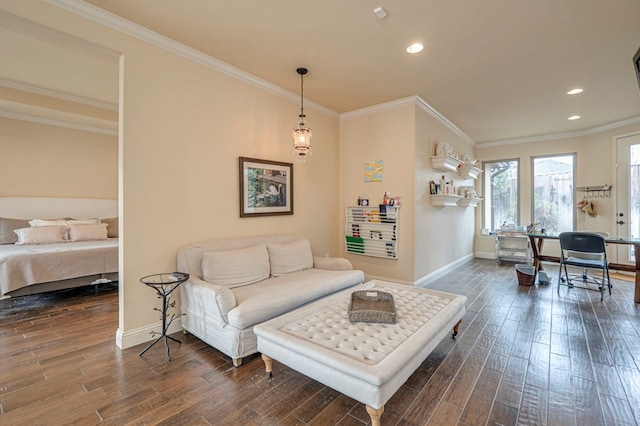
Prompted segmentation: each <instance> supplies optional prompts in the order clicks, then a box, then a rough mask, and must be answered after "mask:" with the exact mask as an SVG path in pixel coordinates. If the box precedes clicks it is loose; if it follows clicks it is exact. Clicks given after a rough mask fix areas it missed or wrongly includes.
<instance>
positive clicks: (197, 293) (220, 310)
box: [185, 276, 238, 325]
mask: <svg viewBox="0 0 640 426" xmlns="http://www.w3.org/2000/svg"><path fill="white" fill-rule="evenodd" d="M185 284H187V286H186V287H187V289H188V290H187V291H189V292H192V294H191V295H190V296H191V297H190V299H191V300H192V301H194V300H197V301H198V302H199V304H200V305H201V306H203V307H204V309H206V310H207V311H209V312H210V313H212V314H213V315H214V316H215V317H218V319H219V320H220V321H221V323H222V324H223V325H224V324H227V323H228V319H227V315H228V314H229V311H230V310H231V309H233V308H235V307H236V306H237V304H238V303H237V301H236V296H235V295H234V294H233V292H232V291H231V290H230V289H229V288H228V287H225V286H221V285H217V284H211V283H209V282H207V281H204V280H201V279H200V278H198V277H195V276H191V277H190V278H189V281H188V282H187V283H185ZM214 301H215V303H213V302H214ZM191 303H193V302H191Z"/></svg>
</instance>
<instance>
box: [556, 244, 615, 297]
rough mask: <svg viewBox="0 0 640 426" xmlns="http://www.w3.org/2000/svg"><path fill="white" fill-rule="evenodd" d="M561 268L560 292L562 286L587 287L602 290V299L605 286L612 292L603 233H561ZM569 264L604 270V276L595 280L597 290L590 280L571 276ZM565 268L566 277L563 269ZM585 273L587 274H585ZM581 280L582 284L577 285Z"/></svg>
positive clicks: (559, 272) (559, 275) (559, 271)
mask: <svg viewBox="0 0 640 426" xmlns="http://www.w3.org/2000/svg"><path fill="white" fill-rule="evenodd" d="M559 238H560V268H559V270H558V294H560V286H561V285H567V286H569V287H579V288H585V289H587V290H595V291H599V292H600V301H601V302H602V300H603V299H604V289H605V287H606V288H608V289H609V294H611V279H610V278H609V262H608V261H607V251H606V243H605V238H604V237H603V236H602V235H599V234H595V233H591V232H563V233H561V234H560V237H559ZM567 265H569V266H578V267H581V268H584V269H585V270H586V268H591V269H600V270H602V278H600V279H595V277H593V278H592V279H593V282H594V283H595V284H596V285H598V288H597V290H596V289H595V288H590V287H589V286H588V284H589V280H588V279H586V278H584V279H580V280H578V279H576V278H571V277H570V276H569V273H568V272H567ZM563 269H564V277H563V276H562V271H563ZM583 275H586V273H585V274H583ZM578 281H579V282H580V283H581V284H583V285H582V286H577V285H576V283H577V282H578Z"/></svg>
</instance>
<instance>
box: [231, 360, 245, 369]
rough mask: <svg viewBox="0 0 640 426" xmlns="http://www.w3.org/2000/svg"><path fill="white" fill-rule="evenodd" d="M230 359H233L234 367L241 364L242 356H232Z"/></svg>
mask: <svg viewBox="0 0 640 426" xmlns="http://www.w3.org/2000/svg"><path fill="white" fill-rule="evenodd" d="M231 360H232V361H233V366H234V367H236V368H237V367H240V366H241V365H242V358H232V359H231Z"/></svg>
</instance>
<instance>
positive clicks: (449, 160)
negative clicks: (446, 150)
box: [431, 155, 462, 172]
mask: <svg viewBox="0 0 640 426" xmlns="http://www.w3.org/2000/svg"><path fill="white" fill-rule="evenodd" d="M461 164H462V160H459V159H457V158H456V157H454V156H453V155H435V156H432V157H431V167H432V168H434V169H435V170H438V171H441V172H455V171H456V170H458V166H460V165H461Z"/></svg>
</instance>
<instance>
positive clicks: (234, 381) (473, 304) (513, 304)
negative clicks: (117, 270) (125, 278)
mask: <svg viewBox="0 0 640 426" xmlns="http://www.w3.org/2000/svg"><path fill="white" fill-rule="evenodd" d="M552 275H553V281H554V284H553V285H552V286H538V285H535V286H531V287H524V286H518V284H517V278H516V273H515V271H514V269H513V265H506V266H497V265H496V264H495V262H493V261H489V260H474V261H472V262H469V263H467V264H465V265H463V266H462V267H460V268H458V269H457V270H456V271H455V273H453V274H450V275H448V276H447V277H444V278H442V279H441V280H438V282H437V283H436V284H434V285H431V286H430V288H435V289H439V290H445V291H450V292H453V293H459V294H465V295H466V296H467V297H468V303H467V312H466V314H465V316H464V319H463V322H462V324H461V326H460V334H459V335H458V338H457V339H456V340H455V341H454V340H452V339H450V338H445V340H443V341H442V342H441V343H440V345H439V346H438V347H437V348H436V349H435V350H434V351H433V352H432V353H431V355H430V356H429V357H428V358H427V359H426V360H425V361H424V362H423V363H422V365H421V366H420V367H419V368H418V370H417V371H416V372H415V373H414V374H413V375H412V376H411V377H410V378H409V380H408V381H407V382H406V383H405V384H404V386H402V387H401V388H400V390H399V391H398V392H397V393H396V394H395V396H394V397H393V398H392V399H391V400H390V401H389V402H388V403H387V405H386V407H385V412H384V414H383V416H382V425H485V424H490V425H580V426H582V425H640V305H635V304H634V303H633V284H632V283H630V282H624V281H620V280H615V281H614V288H613V295H611V296H609V295H605V299H604V302H602V303H601V302H600V300H599V299H600V295H599V293H597V292H591V291H586V290H581V289H568V288H566V287H563V288H561V291H560V295H559V296H558V295H557V293H556V287H555V281H556V275H555V274H552ZM133 285H138V284H137V283H135V284H133ZM117 324H118V295H117V292H116V291H104V290H103V291H101V292H99V293H98V294H97V295H94V294H93V290H91V289H82V290H74V291H66V292H62V293H55V294H49V295H46V296H44V297H31V296H30V297H24V298H16V299H9V300H2V301H0V408H1V414H0V424H7V425H35V424H43V425H45V424H46V425H62V424H79V425H93V424H98V423H104V424H110V425H121V424H166V425H363V424H366V423H367V422H368V421H369V416H368V415H367V413H366V412H365V409H364V406H362V404H359V403H358V402H356V401H355V400H353V399H351V398H348V397H345V396H343V395H341V394H340V393H338V392H336V391H334V390H332V389H331V388H328V387H326V386H323V385H322V384H320V383H318V382H315V381H313V380H310V379H308V378H307V377H305V376H302V375H301V374H299V373H297V372H295V371H294V370H292V369H290V368H288V367H286V366H283V365H282V364H280V363H278V362H274V376H273V378H271V379H269V378H268V377H267V376H266V375H265V373H264V366H263V363H262V361H261V359H260V358H259V356H252V357H249V358H248V359H246V360H245V363H244V364H243V365H242V366H241V367H240V368H234V367H233V365H232V363H231V360H230V359H229V358H228V357H226V356H224V355H222V354H221V353H220V352H218V351H217V350H215V349H213V348H211V347H209V346H208V345H206V344H204V343H202V342H201V341H200V340H198V339H197V338H195V337H193V336H190V335H186V336H185V335H182V334H180V333H178V334H176V335H174V337H176V338H178V339H180V340H182V342H183V343H182V345H178V344H175V343H171V355H172V358H173V360H172V361H171V362H166V361H165V358H164V348H163V346H162V345H156V347H154V348H152V349H151V350H149V352H147V353H146V354H145V355H144V356H142V357H139V356H138V352H139V351H140V350H142V349H143V348H144V347H145V345H140V346H138V347H135V348H130V349H126V350H124V351H121V350H120V349H118V348H117V347H116V345H115V343H114V342H115V331H116V328H117Z"/></svg>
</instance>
